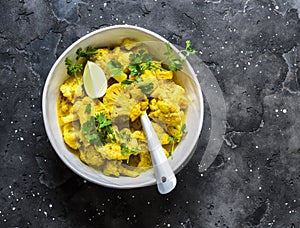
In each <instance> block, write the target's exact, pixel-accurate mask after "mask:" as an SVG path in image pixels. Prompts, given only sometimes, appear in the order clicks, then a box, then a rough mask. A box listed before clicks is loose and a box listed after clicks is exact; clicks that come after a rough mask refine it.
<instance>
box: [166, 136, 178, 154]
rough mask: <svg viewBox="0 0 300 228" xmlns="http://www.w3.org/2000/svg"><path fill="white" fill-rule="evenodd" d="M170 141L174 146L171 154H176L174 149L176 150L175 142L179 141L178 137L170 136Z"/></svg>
mask: <svg viewBox="0 0 300 228" xmlns="http://www.w3.org/2000/svg"><path fill="white" fill-rule="evenodd" d="M168 141H169V142H171V144H172V149H171V154H172V153H173V152H174V149H175V142H176V141H178V137H177V136H173V137H172V136H170V137H169V138H168Z"/></svg>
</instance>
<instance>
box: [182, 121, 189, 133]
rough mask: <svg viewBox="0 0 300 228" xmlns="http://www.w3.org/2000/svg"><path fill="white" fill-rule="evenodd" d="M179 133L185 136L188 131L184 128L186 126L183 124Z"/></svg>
mask: <svg viewBox="0 0 300 228" xmlns="http://www.w3.org/2000/svg"><path fill="white" fill-rule="evenodd" d="M181 132H182V134H183V135H186V134H187V133H188V130H187V128H186V124H183V125H182V127H181Z"/></svg>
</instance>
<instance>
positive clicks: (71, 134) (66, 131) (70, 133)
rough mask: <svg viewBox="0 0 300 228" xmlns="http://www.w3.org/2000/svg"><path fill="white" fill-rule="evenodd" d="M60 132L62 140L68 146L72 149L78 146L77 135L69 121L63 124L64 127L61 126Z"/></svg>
mask: <svg viewBox="0 0 300 228" xmlns="http://www.w3.org/2000/svg"><path fill="white" fill-rule="evenodd" d="M62 133H63V137H64V140H65V142H66V144H67V145H68V146H69V147H71V148H72V149H74V150H76V149H78V148H79V143H78V142H77V135H76V132H75V129H74V127H73V126H72V124H71V123H69V124H66V125H64V127H63V128H62Z"/></svg>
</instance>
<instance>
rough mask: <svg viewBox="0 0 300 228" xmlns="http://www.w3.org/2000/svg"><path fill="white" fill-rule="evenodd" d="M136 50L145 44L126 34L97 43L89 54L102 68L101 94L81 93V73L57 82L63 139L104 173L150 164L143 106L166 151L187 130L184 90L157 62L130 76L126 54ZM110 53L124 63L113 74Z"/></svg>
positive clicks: (125, 171)
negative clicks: (112, 42)
mask: <svg viewBox="0 0 300 228" xmlns="http://www.w3.org/2000/svg"><path fill="white" fill-rule="evenodd" d="M139 50H146V49H145V47H144V46H143V45H141V44H140V43H136V42H134V41H131V40H127V39H126V40H124V41H123V43H122V44H121V45H120V46H116V47H114V48H112V49H109V48H100V49H98V50H97V55H95V56H93V57H92V58H91V59H90V60H91V61H94V62H95V63H96V64H98V65H99V66H100V67H101V68H102V69H103V70H104V72H105V74H106V77H107V79H108V82H109V86H108V89H107V91H106V94H105V95H104V96H103V97H102V98H99V99H91V98H90V97H88V96H87V95H86V94H85V91H84V87H83V82H82V75H77V78H76V79H75V78H74V77H69V78H68V79H67V80H66V81H65V82H64V83H63V84H62V85H61V86H60V94H59V97H58V100H57V115H58V119H59V125H60V127H61V131H62V135H63V138H64V141H65V143H66V144H67V145H68V147H69V148H70V150H71V151H73V152H75V153H76V154H78V156H79V158H80V160H81V161H82V162H84V163H85V164H87V165H89V166H91V167H93V168H95V169H97V170H101V171H102V172H103V174H105V175H108V176H116V177H117V176H120V175H125V176H130V177H136V176H138V175H139V174H140V173H142V172H144V171H146V170H147V169H149V168H151V157H150V153H149V151H148V146H147V141H146V138H145V134H144V132H143V129H142V125H141V122H140V118H139V117H140V116H141V115H142V114H143V113H144V112H145V111H147V113H148V116H149V117H150V119H151V122H152V125H153V127H154V129H155V131H156V133H157V135H158V138H159V139H160V142H161V144H162V146H163V148H164V151H165V154H166V155H167V157H169V156H171V154H172V152H173V151H174V148H175V147H176V145H177V144H178V143H179V142H180V141H181V140H182V138H183V136H184V133H185V131H184V128H185V120H186V114H187V107H188V101H187V98H186V94H185V90H184V89H183V87H181V86H180V85H178V84H176V83H175V82H174V80H173V72H172V71H170V70H167V69H164V68H163V66H162V64H161V63H160V62H155V61H152V64H155V65H156V66H157V67H151V66H150V67H149V68H148V69H146V70H145V71H143V73H142V74H141V75H139V76H132V75H131V72H130V70H129V69H128V66H129V65H130V58H129V56H130V54H131V53H138V51H139ZM112 59H114V60H116V61H118V62H119V63H121V64H122V65H123V66H124V70H123V71H122V72H121V73H120V74H118V75H117V76H114V77H112V76H111V75H112V71H111V69H109V67H108V64H109V61H111V60H112ZM129 68H130V67H129ZM128 82H130V83H128Z"/></svg>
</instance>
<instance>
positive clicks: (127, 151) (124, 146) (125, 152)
mask: <svg viewBox="0 0 300 228" xmlns="http://www.w3.org/2000/svg"><path fill="white" fill-rule="evenodd" d="M120 147H121V154H122V155H124V156H126V155H128V154H132V153H138V152H141V150H140V149H139V148H129V147H128V146H127V144H126V143H121V144H120Z"/></svg>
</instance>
